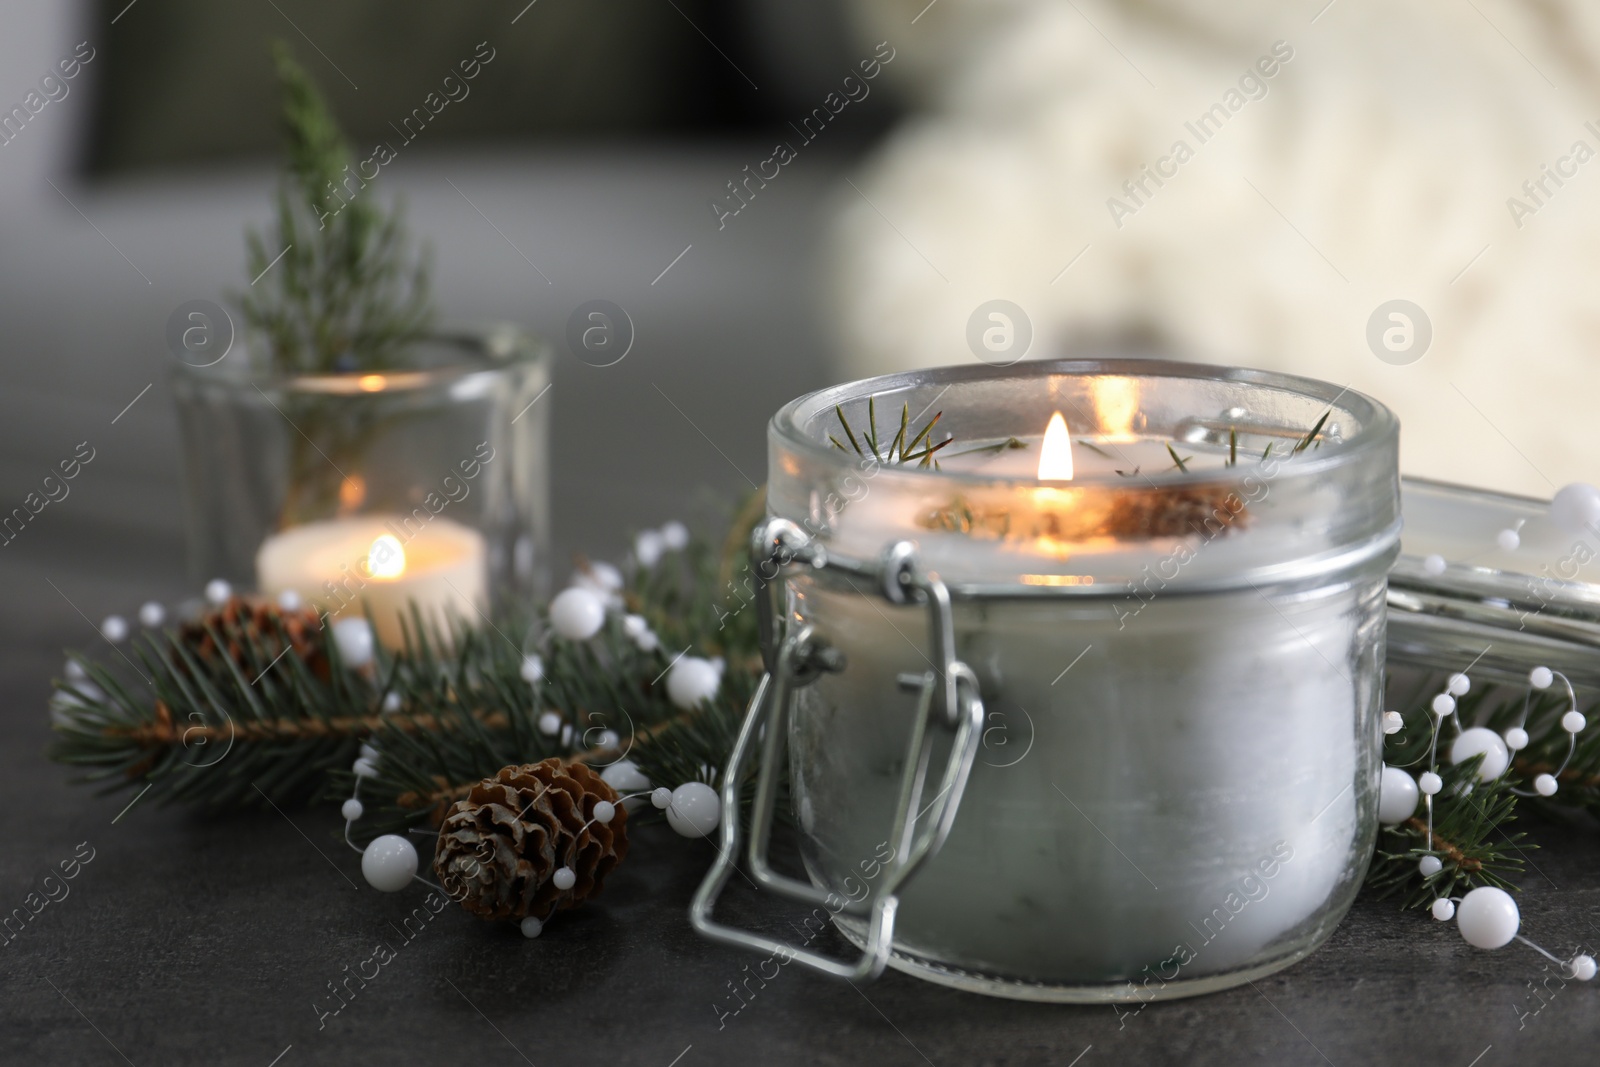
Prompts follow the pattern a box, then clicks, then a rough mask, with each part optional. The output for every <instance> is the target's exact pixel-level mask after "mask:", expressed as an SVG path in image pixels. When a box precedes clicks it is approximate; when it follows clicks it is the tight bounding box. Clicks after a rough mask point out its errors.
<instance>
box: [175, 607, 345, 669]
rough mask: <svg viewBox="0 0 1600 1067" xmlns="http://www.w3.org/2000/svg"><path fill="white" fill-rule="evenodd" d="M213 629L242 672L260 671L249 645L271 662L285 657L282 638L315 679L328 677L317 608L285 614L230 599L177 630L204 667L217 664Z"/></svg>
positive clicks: (277, 608)
mask: <svg viewBox="0 0 1600 1067" xmlns="http://www.w3.org/2000/svg"><path fill="white" fill-rule="evenodd" d="M208 624H209V625H210V627H211V629H213V630H215V631H216V632H217V633H218V634H220V635H221V636H222V640H223V642H224V646H225V648H226V653H227V655H228V657H229V658H230V659H232V660H233V662H234V663H237V664H239V665H240V666H241V667H243V666H247V665H252V666H253V665H257V664H255V663H254V661H253V660H251V659H250V658H249V653H248V651H247V646H248V645H254V646H256V647H257V648H259V649H260V650H261V654H262V655H264V656H265V658H266V660H271V659H272V658H273V657H274V656H276V655H277V654H278V653H280V652H282V651H283V644H284V643H283V638H284V637H287V638H288V639H289V648H290V649H291V651H292V652H293V654H294V655H295V656H298V657H299V658H300V659H301V661H303V662H304V663H305V665H306V666H307V667H309V668H310V669H311V671H312V673H313V674H315V675H316V676H317V677H318V678H327V677H328V674H329V666H328V656H327V653H326V651H325V650H324V647H323V642H322V639H321V637H320V636H319V633H320V631H321V630H322V618H321V616H319V615H318V614H317V612H316V609H314V608H299V609H296V610H294V611H284V610H283V609H282V608H280V607H279V606H278V605H277V604H276V603H274V602H272V601H270V600H264V599H256V598H246V597H241V596H236V597H231V598H229V599H228V601H227V602H226V603H225V604H223V605H222V606H221V607H218V608H212V609H209V610H208V611H206V612H205V614H203V615H201V616H200V617H199V618H198V619H196V620H194V621H192V622H186V623H184V624H183V625H182V626H180V627H179V628H178V637H179V638H180V639H181V640H182V641H183V642H184V644H186V645H187V646H188V647H189V650H190V651H191V652H193V653H194V655H195V658H196V659H198V660H200V662H202V663H207V662H210V661H212V660H214V659H216V658H217V653H218V646H217V642H216V641H215V640H213V638H212V636H211V634H210V632H209V631H208V630H207V629H206V626H207V625H208ZM280 625H281V626H282V630H281V636H280V629H279V626H280Z"/></svg>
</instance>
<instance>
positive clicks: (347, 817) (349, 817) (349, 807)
mask: <svg viewBox="0 0 1600 1067" xmlns="http://www.w3.org/2000/svg"><path fill="white" fill-rule="evenodd" d="M364 811H366V809H365V808H363V807H362V806H361V801H359V800H357V799H356V798H355V797H351V798H350V799H349V800H347V801H345V802H344V803H343V804H341V805H339V814H340V815H343V816H344V821H345V822H355V821H356V820H357V819H359V818H361V813H362V812H364Z"/></svg>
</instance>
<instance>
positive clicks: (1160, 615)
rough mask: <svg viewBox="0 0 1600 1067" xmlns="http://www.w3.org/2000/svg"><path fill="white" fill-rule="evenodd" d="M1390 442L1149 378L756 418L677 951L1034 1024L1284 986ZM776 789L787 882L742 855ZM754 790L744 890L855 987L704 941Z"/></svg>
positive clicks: (1348, 813)
mask: <svg viewBox="0 0 1600 1067" xmlns="http://www.w3.org/2000/svg"><path fill="white" fill-rule="evenodd" d="M935 416H937V417H936V420H935V421H934V423H933V427H932V429H931V430H929V431H928V432H926V433H924V432H922V428H923V426H924V425H925V424H926V423H927V422H928V420H929V419H930V418H935ZM1056 416H1063V417H1064V418H1063V419H1057V418H1056ZM1056 422H1064V425H1063V426H1062V427H1061V428H1060V429H1056V428H1054V425H1053V424H1055V423H1056ZM1047 427H1049V429H1047ZM1069 428H1070V429H1069ZM947 438H948V442H947V441H946V439H947ZM1397 441H1398V424H1397V422H1396V420H1395V418H1394V417H1393V415H1392V414H1391V413H1390V412H1389V411H1388V410H1387V409H1385V408H1384V407H1382V406H1381V405H1380V404H1378V403H1376V402H1374V401H1372V400H1370V399H1368V398H1366V397H1364V396H1361V395H1359V394H1356V393H1353V392H1350V391H1348V390H1341V389H1339V388H1338V387H1336V386H1332V385H1328V384H1326V383H1322V382H1317V381H1311V380H1308V379H1303V378H1293V377H1288V376H1283V375H1277V374H1269V373H1265V372H1259V371H1250V370H1241V369H1232V368H1221V367H1209V366H1202V365H1196V364H1188V363H1170V362H1163V361H1154V360H1073V361H1051V362H1044V361H1041V362H1029V363H1022V364H1018V365H1015V366H1012V367H1009V368H1004V369H997V368H992V367H962V368H946V369H939V370H930V371H918V372H912V373H907V374H898V375H890V376H886V377H882V378H875V379H870V380H867V381H862V382H854V383H851V384H848V385H843V386H839V387H836V388H833V389H828V390H824V391H821V392H818V393H813V394H811V395H808V396H804V397H801V398H800V399H798V400H795V401H793V402H791V403H790V404H788V405H787V406H785V407H784V408H783V409H782V410H781V411H780V412H778V414H777V415H776V416H775V417H774V419H773V421H772V424H771V427H770V430H769V471H768V476H769V486H768V509H769V516H770V517H769V519H768V520H767V522H766V523H764V524H763V526H762V527H761V528H759V529H758V530H757V532H756V534H755V536H754V539H753V542H752V566H753V568H754V570H755V576H756V578H757V579H758V581H760V582H761V583H762V588H763V590H764V591H765V595H767V596H768V597H769V598H770V604H769V608H770V615H769V616H768V617H767V618H766V619H765V624H766V628H765V632H764V635H763V645H764V651H765V653H766V656H767V667H768V679H767V682H766V683H764V685H763V687H762V688H761V690H760V692H759V693H758V695H757V697H756V699H755V701H754V702H753V704H752V707H751V711H750V714H749V717H748V718H747V720H746V723H745V728H744V730H745V732H744V733H743V734H741V740H740V742H739V745H738V747H737V749H736V751H735V754H734V757H733V760H732V761H731V763H730V766H729V768H728V769H727V772H726V773H725V775H724V821H723V826H722V833H723V837H722V844H723V846H724V847H723V853H724V855H723V856H722V857H721V858H720V859H719V860H718V864H717V867H716V868H714V869H713V871H712V873H711V875H710V876H708V878H707V881H706V883H705V885H703V886H702V888H701V892H700V894H699V895H697V897H696V901H695V905H694V908H693V910H692V916H693V919H694V921H695V924H696V926H697V927H698V928H699V929H700V930H701V931H702V932H703V933H705V934H707V935H708V936H711V937H713V938H716V939H719V940H722V941H725V942H729V943H733V944H737V945H742V946H744V947H747V948H755V949H758V950H764V951H768V952H770V953H773V954H774V955H782V956H784V957H785V958H787V959H794V960H799V961H801V962H803V963H805V964H808V965H811V966H814V967H816V968H818V969H820V970H824V971H826V972H828V973H832V974H836V975H841V976H845V977H853V978H862V977H869V976H871V975H872V974H875V973H877V971H879V970H881V968H882V967H884V966H885V965H888V966H893V967H896V968H897V969H900V970H903V971H906V972H909V973H911V974H915V975H918V976H920V977H923V978H926V979H928V980H931V981H935V982H939V983H943V984H946V985H951V986H955V987H958V988H963V989H968V990H973V991H978V992H983V993H989V994H995V995H1000V996H1007V997H1016V998H1022V999H1030V1000H1044V1001H1068V1002H1117V1001H1125V1002H1133V1001H1148V1000H1152V999H1160V998H1167V997H1175V996H1184V995H1189V994H1196V993H1203V992H1208V991H1211V990H1216V989H1221V988H1225V987H1228V986H1232V985H1235V984H1240V983H1243V982H1245V981H1247V980H1250V979H1253V978H1256V977H1259V976H1261V975H1264V974H1268V973H1271V972H1273V971H1275V970H1278V969H1280V968H1282V967H1285V966H1288V965H1289V964H1291V963H1293V962H1294V961H1296V960H1298V959H1300V958H1302V957H1304V956H1305V955H1306V954H1307V953H1309V952H1311V951H1312V950H1314V949H1315V948H1316V947H1317V946H1318V945H1320V944H1321V943H1322V942H1323V941H1324V940H1326V938H1327V937H1328V936H1329V934H1330V933H1331V932H1332V930H1333V929H1334V927H1335V926H1336V924H1337V923H1338V922H1339V920H1340V919H1341V918H1342V917H1343V915H1344V914H1345V912H1346V910H1347V909H1348V908H1349V906H1350V903H1351V901H1352V900H1353V898H1354V896H1355V894H1356V892H1357V890H1358V889H1359V887H1360V885H1361V882H1362V878H1363V876H1364V874H1365V870H1366V866H1367V863H1368V860H1369V858H1370V856H1371V853H1372V848H1373V843H1374V840H1375V836H1376V832H1377V819H1376V813H1377V797H1378V781H1379V772H1380V768H1381V763H1380V751H1381V736H1382V735H1381V733H1380V726H1379V715H1380V712H1381V705H1380V694H1381V688H1382V679H1383V653H1384V590H1385V575H1386V573H1387V571H1388V569H1389V566H1390V564H1391V562H1392V561H1393V559H1394V558H1395V555H1396V553H1397V545H1398V540H1399V534H1400V520H1399V515H1400V512H1399V477H1398V469H1397ZM1064 442H1065V444H1064ZM1063 456H1065V457H1066V458H1063ZM758 746H759V752H758V751H757V749H758ZM784 772H786V773H787V775H788V778H789V787H790V796H791V799H792V807H793V815H794V819H795V822H796V823H797V824H798V834H799V841H800V847H801V852H802V856H803V859H804V862H805V866H806V869H807V871H808V873H809V883H806V882H801V881H799V880H796V879H792V878H786V877H784V876H782V875H780V874H778V873H776V872H775V871H774V870H773V869H772V868H771V867H770V866H769V865H768V864H767V861H766V856H765V853H766V846H767V840H768V826H769V824H770V819H771V816H772V815H773V810H772V809H773V806H774V803H775V799H774V798H775V797H776V795H777V780H778V778H779V777H780V776H781V774H782V773H784ZM752 774H753V775H755V777H756V780H757V787H756V792H755V810H754V813H753V815H752V816H751V825H752V829H751V832H750V842H749V861H750V865H751V870H752V873H753V875H754V876H755V878H756V881H757V882H758V883H759V884H761V885H762V886H764V887H766V888H769V889H773V890H776V891H778V892H780V893H782V894H784V895H787V896H790V897H792V898H795V899H799V900H802V901H805V902H807V903H811V904H813V905H815V906H816V907H817V909H818V911H817V914H818V915H819V916H822V915H825V916H826V917H827V918H831V919H832V921H833V922H834V923H835V925H836V926H837V927H838V928H839V929H840V930H841V931H842V932H843V933H844V935H845V936H846V937H847V938H848V939H849V940H851V941H852V942H854V943H855V944H856V945H857V946H859V947H860V948H861V949H862V955H861V957H860V958H859V959H857V960H854V961H839V960H835V959H829V958H826V957H823V956H822V955H820V954H819V953H816V952H813V951H811V950H808V949H804V948H798V947H796V946H794V945H790V944H786V943H784V942H782V941H780V940H777V939H771V938H766V937H764V936H761V935H756V934H752V933H748V932H746V931H742V930H736V929H734V928H731V927H728V926H725V925H723V924H721V923H718V922H717V921H716V920H714V919H713V918H712V905H713V903H714V901H715V899H716V896H717V894H718V893H719V892H720V889H721V886H722V884H723V882H725V880H726V878H727V877H728V874H729V873H730V870H731V868H730V864H731V863H732V862H733V859H734V856H735V854H736V849H737V847H738V844H739V839H740V836H741V829H740V825H741V824H740V818H741V812H740V811H739V791H740V789H741V788H742V787H743V784H744V783H745V782H747V781H748V779H749V778H750V777H751V775H752Z"/></svg>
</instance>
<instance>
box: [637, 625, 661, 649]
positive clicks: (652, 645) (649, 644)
mask: <svg viewBox="0 0 1600 1067" xmlns="http://www.w3.org/2000/svg"><path fill="white" fill-rule="evenodd" d="M633 643H634V644H635V645H637V646H638V648H639V651H640V652H654V651H655V650H656V649H658V648H660V647H661V638H659V637H657V636H656V635H655V634H654V633H651V632H650V631H649V630H646V631H645V632H644V633H642V634H640V635H639V636H638V637H635V638H634V639H633Z"/></svg>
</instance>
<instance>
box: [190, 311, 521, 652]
mask: <svg viewBox="0 0 1600 1067" xmlns="http://www.w3.org/2000/svg"><path fill="white" fill-rule="evenodd" d="M549 382H550V357H549V353H548V350H547V348H546V347H545V346H543V345H542V344H539V343H536V342H535V341H533V340H532V339H530V338H529V337H527V336H526V335H525V334H523V333H521V332H520V331H518V330H516V329H514V328H510V327H496V328H493V329H490V330H486V331H483V332H480V333H452V334H448V335H446V334H441V335H438V336H436V337H434V338H431V339H430V340H429V341H427V342H425V343H422V344H419V345H417V346H415V347H414V348H413V349H412V350H410V351H409V352H408V364H407V367H406V368H405V369H403V370H396V371H391V372H386V373H381V374H377V373H352V374H325V375H300V376H294V377H273V378H269V377H261V376H258V375H256V374H254V373H252V371H251V368H250V366H249V364H248V361H246V360H242V359H241V360H227V359H224V360H222V361H221V362H219V363H216V364H213V365H210V366H206V367H194V366H190V365H188V364H184V363H178V364H177V365H176V367H175V370H174V374H173V393H174V395H175V397H176V400H177V408H178V422H179V427H180V430H181V434H182V442H183V453H184V468H185V490H186V497H187V504H188V532H189V545H190V560H191V566H192V569H193V571H194V576H195V578H196V579H197V580H200V581H207V580H210V579H212V578H223V579H226V580H228V581H229V582H231V583H233V584H234V585H236V586H238V587H241V588H249V587H260V588H262V589H263V591H264V592H268V593H278V592H281V591H282V590H284V589H289V588H292V589H294V590H295V591H296V592H298V593H300V594H301V595H302V596H303V597H304V598H305V599H307V600H310V601H314V602H318V603H320V604H322V605H323V606H325V607H327V608H329V610H336V609H337V608H339V607H342V606H343V602H344V601H345V600H346V599H347V595H353V596H354V597H355V600H356V601H360V602H364V601H367V600H372V599H373V598H374V597H377V598H380V599H381V598H383V597H385V596H387V600H386V601H384V602H385V603H393V604H394V605H395V607H396V608H397V609H399V608H401V607H402V605H404V604H405V603H407V602H409V601H411V600H420V601H422V602H423V603H424V605H425V606H427V604H428V602H429V601H430V598H431V599H433V600H435V601H440V602H441V603H442V602H443V601H446V600H449V599H451V598H454V599H456V600H458V601H459V603H458V604H457V605H456V610H455V612H454V613H456V614H460V615H463V616H465V617H468V618H470V617H472V616H473V614H474V609H477V610H487V609H488V608H489V606H490V603H489V601H490V600H491V599H492V600H493V601H494V602H495V603H499V602H502V601H504V602H510V600H511V599H514V598H524V597H527V596H530V595H532V594H533V593H534V592H535V591H536V587H537V585H538V582H539V578H540V575H541V572H542V571H543V570H544V568H545V566H546V564H545V553H546V551H547V546H548V543H549V421H548V419H549V413H550V406H549V405H548V404H540V403H536V401H537V400H538V398H539V397H540V396H541V395H542V393H543V391H544V390H545V389H546V388H548V387H549ZM385 535H387V536H388V537H390V538H392V539H393V541H392V542H385V543H384V545H379V544H378V539H379V538H381V537H384V536H385ZM390 544H398V545H399V551H400V553H401V557H400V558H398V559H396V558H391V557H390V555H389V554H388V551H387V549H386V546H387V545H390ZM402 561H403V562H402ZM430 577H431V580H432V584H433V586H435V587H436V588H435V590H434V592H433V593H430V592H429V590H428V589H427V583H428V581H429V580H430ZM379 630H380V636H387V637H388V638H390V639H393V638H394V637H395V636H396V635H397V633H398V630H397V628H396V627H395V626H391V625H389V624H388V621H387V620H379Z"/></svg>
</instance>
